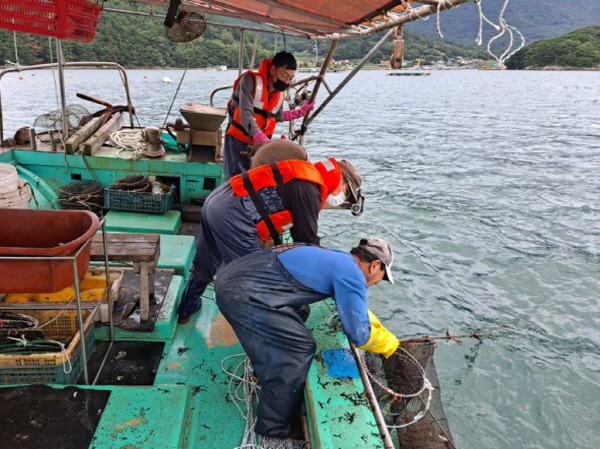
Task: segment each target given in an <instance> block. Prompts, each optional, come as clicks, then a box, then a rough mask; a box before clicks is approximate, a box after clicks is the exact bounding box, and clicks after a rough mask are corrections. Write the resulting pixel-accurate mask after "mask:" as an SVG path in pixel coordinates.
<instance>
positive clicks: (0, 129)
mask: <svg viewBox="0 0 600 449" xmlns="http://www.w3.org/2000/svg"><path fill="white" fill-rule="evenodd" d="M62 66H63V67H65V68H70V69H91V68H96V69H116V70H118V71H119V74H120V75H121V80H122V82H123V87H124V89H125V95H126V97H127V110H128V111H129V119H130V123H131V127H133V126H134V121H133V115H134V112H133V104H132V103H131V95H130V93H129V81H128V79H127V72H126V71H125V68H124V67H123V66H122V65H120V64H117V63H116V62H93V61H88V62H65V63H63V64H62ZM57 67H58V64H57V63H52V64H37V65H30V66H19V67H9V68H6V69H4V70H2V71H0V86H1V82H2V77H3V76H4V75H6V74H8V73H12V72H24V71H30V70H43V69H55V68H57ZM3 140H4V120H3V113H2V89H0V142H2V141H3Z"/></svg>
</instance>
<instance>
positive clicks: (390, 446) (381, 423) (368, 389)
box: [350, 345, 395, 449]
mask: <svg viewBox="0 0 600 449" xmlns="http://www.w3.org/2000/svg"><path fill="white" fill-rule="evenodd" d="M350 348H351V350H352V354H353V355H354V359H355V360H356V365H357V366H358V372H359V373H360V378H361V379H362V383H363V385H364V387H365V395H366V396H367V399H368V400H369V404H371V410H373V416H375V422H376V423H377V427H379V432H380V433H381V438H382V439H383V444H384V445H385V448H386V449H394V448H395V446H394V443H393V442H392V437H391V436H390V432H389V431H388V428H387V426H386V424H385V418H384V417H383V414H382V413H381V409H380V408H379V404H378V403H377V398H376V397H375V392H374V391H373V387H372V385H371V382H370V381H369V378H368V376H367V373H366V372H365V367H364V366H363V364H362V361H361V358H360V354H359V353H358V350H357V349H356V346H354V345H350Z"/></svg>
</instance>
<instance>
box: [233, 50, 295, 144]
mask: <svg viewBox="0 0 600 449" xmlns="http://www.w3.org/2000/svg"><path fill="white" fill-rule="evenodd" d="M271 64H272V59H264V60H263V61H262V63H261V64H260V67H259V69H258V72H251V71H247V72H246V73H244V74H243V75H242V76H253V77H254V94H253V98H252V103H253V105H254V120H255V121H256V125H257V126H258V127H259V128H260V129H261V130H262V132H264V133H265V134H266V135H267V137H269V139H270V138H271V136H272V135H273V133H274V132H275V126H277V121H276V120H275V115H276V114H277V112H279V110H280V109H281V108H282V107H283V100H284V99H285V96H286V94H285V92H274V93H273V94H272V95H271V96H270V97H269V72H270V70H271ZM242 76H240V77H239V78H238V79H236V80H235V83H234V84H233V92H234V93H235V91H236V89H237V86H238V84H239V82H240V80H241V79H242ZM227 110H228V111H229V118H230V124H229V126H228V127H227V134H229V135H231V136H233V137H235V138H236V139H238V140H240V141H242V142H247V143H249V144H252V143H254V141H253V139H252V136H250V135H249V134H248V131H246V128H244V126H243V125H242V118H241V113H240V107H239V105H238V106H236V107H232V102H231V100H229V104H228V105H227Z"/></svg>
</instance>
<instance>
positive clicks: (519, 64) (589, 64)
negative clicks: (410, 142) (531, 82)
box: [506, 26, 600, 69]
mask: <svg viewBox="0 0 600 449" xmlns="http://www.w3.org/2000/svg"><path fill="white" fill-rule="evenodd" d="M506 66H507V68H509V69H545V68H578V69H582V68H595V69H600V26H594V27H587V28H583V29H581V30H577V31H573V32H571V33H567V34H565V35H563V36H559V37H553V38H550V39H544V40H541V41H537V42H534V43H533V44H530V45H527V46H526V47H524V48H522V49H521V50H519V51H518V52H517V53H515V54H514V55H513V56H512V57H511V58H510V59H509V60H508V61H507V62H506Z"/></svg>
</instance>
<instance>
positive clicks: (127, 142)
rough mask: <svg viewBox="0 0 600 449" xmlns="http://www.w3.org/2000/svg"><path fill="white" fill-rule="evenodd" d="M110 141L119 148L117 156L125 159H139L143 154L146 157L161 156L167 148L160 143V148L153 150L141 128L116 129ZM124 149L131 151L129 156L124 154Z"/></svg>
mask: <svg viewBox="0 0 600 449" xmlns="http://www.w3.org/2000/svg"><path fill="white" fill-rule="evenodd" d="M108 141H109V143H110V144H111V145H112V146H114V147H116V148H119V151H117V157H119V158H121V159H125V160H134V161H135V160H138V159H140V158H141V157H143V156H146V157H153V158H155V157H160V156H162V155H163V154H165V148H164V147H163V146H162V145H160V146H159V150H158V151H156V150H152V149H149V148H148V147H149V146H148V141H147V140H146V135H145V133H144V131H143V130H141V129H121V130H119V131H114V132H112V133H111V134H110V136H109V138H108ZM124 151H129V152H130V154H129V155H128V156H122V153H123V152H124Z"/></svg>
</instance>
